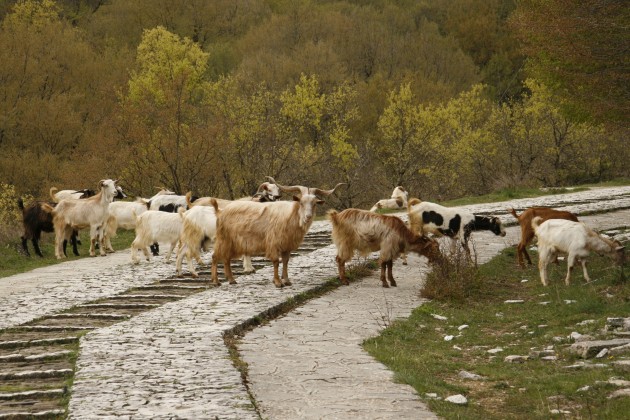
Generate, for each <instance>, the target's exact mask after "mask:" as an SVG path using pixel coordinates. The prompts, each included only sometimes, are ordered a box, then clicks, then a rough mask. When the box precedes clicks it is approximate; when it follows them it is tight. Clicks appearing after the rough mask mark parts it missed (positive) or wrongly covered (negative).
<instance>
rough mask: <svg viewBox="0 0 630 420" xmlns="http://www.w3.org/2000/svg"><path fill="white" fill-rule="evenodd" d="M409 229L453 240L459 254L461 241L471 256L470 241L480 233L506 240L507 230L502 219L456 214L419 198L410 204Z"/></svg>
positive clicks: (452, 245) (458, 212)
mask: <svg viewBox="0 0 630 420" xmlns="http://www.w3.org/2000/svg"><path fill="white" fill-rule="evenodd" d="M408 213H409V226H410V227H411V230H413V231H414V232H416V233H419V234H427V233H432V234H434V235H436V236H442V235H445V236H448V237H449V238H451V239H452V242H451V251H452V252H454V251H455V246H456V243H457V240H459V241H460V242H461V244H462V247H463V248H464V250H465V251H466V254H467V255H468V256H470V248H468V240H469V238H470V234H471V233H472V232H473V231H476V230H489V231H491V232H492V233H494V234H495V235H500V236H505V229H504V228H503V225H502V224H501V220H499V218H498V217H488V216H477V215H474V214H472V213H470V212H467V211H463V210H455V209H451V208H448V207H443V206H440V205H439V204H435V203H430V202H428V201H420V200H418V199H417V198H412V199H411V200H409V205H408Z"/></svg>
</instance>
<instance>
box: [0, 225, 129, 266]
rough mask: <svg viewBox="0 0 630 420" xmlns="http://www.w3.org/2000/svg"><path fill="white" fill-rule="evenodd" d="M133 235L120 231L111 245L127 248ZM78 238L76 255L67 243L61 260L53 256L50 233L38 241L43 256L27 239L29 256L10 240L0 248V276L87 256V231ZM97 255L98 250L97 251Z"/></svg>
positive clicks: (117, 248) (53, 243)
mask: <svg viewBox="0 0 630 420" xmlns="http://www.w3.org/2000/svg"><path fill="white" fill-rule="evenodd" d="M134 237H135V233H134V232H133V231H120V232H118V235H117V236H116V237H115V238H112V246H113V247H114V249H115V250H123V249H126V248H129V246H130V245H131V242H132V241H133V239H134ZM80 238H81V242H82V245H79V246H78V248H79V254H81V255H80V256H78V257H75V256H74V254H73V253H72V246H71V245H70V244H68V248H67V251H66V252H67V253H68V258H66V259H63V260H57V259H56V258H55V247H54V245H55V236H54V234H52V233H44V234H42V240H41V241H40V242H39V246H40V249H41V251H42V254H44V258H41V257H38V256H37V255H36V254H35V251H34V250H33V245H32V243H31V242H30V241H29V243H28V249H29V251H30V253H31V256H30V257H27V256H26V255H24V254H23V253H22V245H21V243H20V242H18V241H16V242H11V243H9V244H5V245H4V246H3V247H2V248H1V249H0V278H2V277H8V276H12V275H14V274H18V273H24V272H26V271H29V270H32V269H34V268H39V267H46V266H49V265H53V264H58V263H60V262H63V261H69V260H70V261H71V260H76V259H79V258H86V257H88V258H89V255H90V254H89V250H90V237H89V232H88V231H82V232H80ZM97 255H98V251H97Z"/></svg>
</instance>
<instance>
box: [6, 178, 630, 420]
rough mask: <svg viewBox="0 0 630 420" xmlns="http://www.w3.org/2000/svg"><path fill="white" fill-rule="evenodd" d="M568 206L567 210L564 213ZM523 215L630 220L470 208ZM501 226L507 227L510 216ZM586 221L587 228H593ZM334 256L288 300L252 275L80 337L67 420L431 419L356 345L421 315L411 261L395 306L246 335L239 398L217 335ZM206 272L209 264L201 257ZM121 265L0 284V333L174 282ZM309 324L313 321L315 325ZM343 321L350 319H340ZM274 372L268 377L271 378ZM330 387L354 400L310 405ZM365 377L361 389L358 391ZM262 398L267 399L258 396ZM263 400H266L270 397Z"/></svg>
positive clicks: (327, 273) (345, 296)
mask: <svg viewBox="0 0 630 420" xmlns="http://www.w3.org/2000/svg"><path fill="white" fill-rule="evenodd" d="M572 202H573V203H575V204H570V203H572ZM532 205H548V206H554V207H565V208H567V209H569V210H571V211H576V212H578V213H583V212H586V211H588V212H594V211H606V210H611V209H618V208H630V187H624V188H610V189H597V190H592V191H586V192H582V193H575V194H568V195H559V196H548V197H544V198H541V199H528V200H515V201H513V202H510V203H499V204H490V205H476V206H469V207H468V208H469V209H470V210H472V211H475V212H488V213H495V214H500V213H504V209H505V208H506V207H507V206H514V207H515V208H517V209H520V208H524V207H528V206H532ZM616 214H617V213H616ZM502 217H504V219H505V220H506V221H510V222H513V218H512V217H511V216H509V217H508V216H502ZM597 217H598V216H596V217H595V218H597ZM601 217H604V216H601ZM605 218H606V220H608V222H606V223H610V224H611V226H610V227H614V226H620V225H629V224H630V212H621V213H618V214H617V215H612V214H611V215H608V216H605ZM510 219H511V220H510ZM595 221H596V219H593V223H595ZM328 230H329V224H328V222H317V223H314V225H313V227H312V228H311V233H314V234H318V233H326V232H327V231H328ZM512 230H516V229H512ZM511 235H514V234H511ZM483 238H485V236H483V237H482V236H481V235H479V237H478V238H477V240H476V247H479V246H481V243H482V242H485V243H486V244H487V245H486V246H487V248H488V249H492V251H487V254H488V255H491V254H492V253H496V252H498V251H499V250H500V249H501V248H503V247H504V246H507V245H509V244H514V243H516V242H517V239H515V236H511V237H509V238H508V240H507V241H506V240H505V239H506V238H497V237H489V238H488V239H487V240H485V239H483ZM480 239H481V241H480ZM334 256H335V249H334V247H333V246H331V245H329V246H325V247H323V248H319V249H314V250H312V252H308V253H305V254H302V255H300V256H297V257H295V258H292V259H291V262H290V263H289V276H290V277H291V278H292V280H293V286H291V287H289V288H284V289H276V288H275V287H273V285H272V283H271V280H270V278H271V275H270V273H271V268H270V267H265V268H262V269H259V270H258V272H257V273H255V274H253V275H248V276H241V277H239V278H238V282H239V284H238V285H234V286H228V285H223V286H221V287H220V288H217V289H209V290H207V291H203V292H201V293H196V294H194V295H192V296H189V297H187V298H184V299H182V300H178V301H176V302H171V303H167V304H164V305H161V306H159V307H157V308H156V309H153V310H150V311H147V312H144V313H141V314H140V315H137V316H134V317H132V318H131V319H129V320H127V321H123V322H119V323H116V324H114V325H111V326H108V327H105V328H97V329H95V330H93V331H91V332H90V333H88V334H86V335H85V336H83V338H82V339H81V342H80V343H81V344H80V355H79V358H78V361H77V366H76V375H75V381H74V385H73V389H72V395H71V400H70V405H69V413H70V417H71V418H77V419H87V418H107V417H121V416H122V417H134V418H139V417H140V418H174V417H178V418H214V417H215V416H216V417H218V418H221V419H227V418H235V419H236V418H238V419H247V418H260V416H261V415H262V417H264V418H304V417H305V416H307V417H308V414H309V413H310V417H312V418H325V417H327V416H328V417H334V418H358V417H361V418H365V417H368V416H369V415H368V413H371V414H370V416H373V417H379V418H386V417H388V416H392V417H394V416H395V417H397V418H419V416H421V417H422V416H430V415H431V414H430V413H429V412H427V411H425V409H424V406H423V404H422V402H421V401H420V400H419V399H418V397H417V396H416V395H415V394H414V392H413V390H412V389H411V388H410V387H407V386H403V385H397V384H393V383H392V382H391V380H390V379H391V375H390V373H389V372H388V371H386V370H385V369H384V368H383V367H382V366H381V365H379V364H378V363H376V362H374V361H373V360H371V358H369V357H368V356H366V355H365V354H364V353H363V352H362V351H361V350H360V347H359V344H360V342H361V341H362V340H363V339H365V338H367V337H370V336H373V335H375V334H377V333H378V331H379V328H380V326H379V322H381V321H379V314H382V313H386V314H387V313H390V316H405V315H406V314H408V313H409V311H410V310H411V309H412V308H413V307H415V306H417V305H418V304H421V302H420V301H419V300H416V298H415V296H417V293H416V290H417V288H418V287H420V284H421V279H422V273H423V270H425V267H424V265H423V264H422V262H421V261H417V260H414V261H413V262H412V263H411V264H410V265H409V266H408V267H405V268H404V269H403V268H402V266H401V265H400V264H396V267H395V272H394V275H395V276H397V278H400V281H399V284H401V286H400V287H398V288H397V289H389V290H387V291H385V293H389V292H392V293H394V292H395V293H397V295H393V294H391V293H390V294H389V295H387V294H385V293H384V291H383V290H382V288H380V286H379V285H378V283H379V282H378V281H376V280H375V279H374V278H370V277H368V278H366V279H364V280H363V281H361V282H358V283H356V284H354V285H352V286H350V287H344V288H340V289H338V290H337V291H335V292H333V293H331V294H328V295H326V296H324V297H322V298H319V299H316V300H314V301H312V302H310V303H308V304H307V305H305V306H303V307H300V308H299V309H298V310H296V311H294V312H293V313H291V314H289V315H288V316H287V317H284V318H281V319H279V320H277V321H274V322H272V323H271V324H270V325H269V326H268V327H262V328H259V329H256V330H254V331H253V332H251V333H250V334H248V335H247V336H246V337H245V340H244V343H243V345H242V346H241V352H242V354H243V357H244V359H245V360H246V361H247V362H248V363H249V364H250V378H249V380H250V383H251V384H250V386H251V391H252V393H253V395H254V396H255V398H256V400H257V405H258V410H257V409H256V407H254V405H253V404H252V402H251V401H250V395H249V393H248V390H247V389H246V387H245V385H244V384H243V381H242V379H241V377H240V374H239V373H238V371H237V369H236V368H235V367H234V366H233V364H232V361H231V359H230V355H229V353H228V350H227V348H226V347H225V345H224V343H223V334H224V333H225V332H226V331H229V330H232V329H233V328H235V327H238V326H239V325H242V324H243V323H245V322H247V321H249V320H251V319H252V318H255V317H257V316H259V315H260V314H262V313H264V312H266V311H267V310H269V309H270V308H273V307H275V306H277V305H280V304H281V303H283V302H285V301H286V300H287V299H289V298H291V297H293V296H296V295H298V294H300V293H302V292H305V291H308V290H310V289H313V288H316V287H318V286H320V285H321V284H323V283H324V282H325V281H326V280H327V279H329V278H331V277H334V276H335V275H336V265H335V263H334ZM204 260H205V261H208V256H205V257H204ZM128 262H129V255H128V252H120V253H117V254H114V255H110V256H108V257H106V258H94V259H84V260H79V261H73V262H69V263H65V264H61V265H56V266H53V267H49V268H47V269H45V270H34V271H33V272H31V273H26V274H23V275H18V276H13V277H10V278H8V279H0V328H8V327H15V326H18V325H22V324H24V323H25V322H28V321H31V320H33V319H35V318H38V317H41V316H42V315H47V314H54V313H57V312H59V311H61V310H64V309H68V308H70V307H72V306H74V305H79V304H82V303H86V302H90V301H93V300H95V299H98V298H103V297H108V296H112V295H116V294H118V293H120V292H122V291H124V290H127V289H129V288H131V287H136V286H142V285H146V284H150V283H151V282H154V281H156V279H159V278H164V277H169V276H172V274H173V272H174V264H173V263H171V264H166V263H165V262H164V261H163V259H162V258H157V259H155V260H153V261H152V262H151V263H143V264H141V265H140V266H138V267H133V266H131V264H129V263H128ZM362 289H364V290H362ZM359 295H360V296H363V297H361V298H359ZM394 296H396V297H395V298H394ZM358 302H362V303H360V304H358ZM394 303H395V305H394ZM311 305H314V306H313V307H311ZM388 305H389V306H388ZM352 306H355V307H357V309H359V310H361V311H363V312H362V315H359V316H358V317H356V316H355V315H348V316H346V317H341V316H340V313H348V314H353V312H352V309H351V307H352ZM366 311H367V315H366ZM360 313H361V312H360ZM316 315H322V318H321V320H320V321H317V319H319V318H318V316H316ZM351 316H355V318H353V319H350V317H351ZM357 319H359V320H362V321H366V322H365V324H364V325H361V323H359V322H356V323H355V322H353V321H356V320H357ZM311 320H314V322H315V323H314V324H312V325H309V324H308V322H307V321H309V322H310V321H311ZM276 324H277V325H280V324H283V325H284V327H283V328H285V329H284V331H286V332H279V331H280V330H278V331H274V330H273V328H276V326H275V325H276ZM332 326H335V327H337V328H336V329H333V328H331V327H332ZM313 328H314V329H313ZM301 330H304V331H305V332H306V334H304V335H303V337H305V338H303V339H302V338H299V337H298V336H297V335H295V334H297V333H298V332H300V331H301ZM294 335H295V336H294ZM322 336H327V337H326V340H325V341H326V344H325V346H324V347H323V348H322V347H317V346H316V347H317V348H318V349H321V350H322V354H320V355H319V356H317V355H316V356H317V357H316V358H315V359H309V358H307V357H306V355H308V354H310V353H309V352H308V351H307V349H305V348H303V347H300V346H299V345H298V344H301V343H309V342H312V346H315V343H316V342H317V340H315V338H316V337H322ZM309 337H310V338H309ZM311 338H312V340H311ZM259 346H260V347H259ZM339 348H341V349H343V350H342V351H341V353H342V354H343V357H339V354H338V353H339ZM324 349H325V350H326V351H332V352H333V355H332V356H331V357H330V360H331V361H333V360H335V359H337V363H336V364H333V365H332V366H323V365H322V362H321V360H322V357H324V356H323V350H324ZM335 350H337V354H335V353H334V351H335ZM302 352H304V354H302ZM263 353H268V355H269V356H272V357H271V359H273V360H275V365H274V364H271V363H267V362H266V361H265V359H264V358H258V356H261V354H263ZM253 355H255V356H253ZM318 357H319V358H318ZM299 364H301V365H305V366H307V370H309V369H310V371H311V373H312V375H311V377H310V378H307V377H302V378H300V379H306V380H305V381H298V382H293V379H292V378H290V377H289V376H285V374H284V373H285V372H286V373H288V371H292V370H295V371H296V372H303V370H300V369H303V368H298V365H299ZM277 365H279V367H278V369H276V368H275V367H274V366H277ZM289 366H291V369H289ZM320 366H321V368H320ZM0 369H1V366H0ZM361 373H366V374H367V375H361ZM300 375H301V374H300V373H297V374H296V376H300ZM337 377H340V378H344V377H345V378H347V379H348V380H347V383H346V385H347V386H348V388H349V389H351V390H353V392H352V394H351V398H348V397H344V398H339V396H337V398H336V400H335V399H332V400H327V399H325V398H324V399H318V398H319V396H325V395H329V396H330V394H331V393H332V394H335V393H337V392H338V391H336V390H334V389H332V390H331V389H330V388H327V387H326V385H327V384H328V383H330V382H331V379H330V378H337ZM366 377H367V378H368V380H364V379H362V378H366ZM376 378H378V379H377V380H375V379H376ZM332 382H342V381H341V380H340V381H332ZM261 390H268V391H269V392H268V393H267V394H265V393H263V392H262V391H261ZM271 391H273V392H271ZM273 393H275V394H276V398H275V399H274V398H270V397H269V396H268V394H273ZM340 395H341V394H340ZM332 396H333V397H336V395H332ZM359 396H361V398H359ZM318 401H319V402H318ZM367 403H369V404H367ZM366 404H367V405H366ZM295 410H297V411H295ZM300 410H301V411H300ZM259 412H260V413H262V414H259Z"/></svg>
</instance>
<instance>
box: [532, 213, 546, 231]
mask: <svg viewBox="0 0 630 420" xmlns="http://www.w3.org/2000/svg"><path fill="white" fill-rule="evenodd" d="M542 221H543V218H542V217H540V216H536V217H534V218H533V219H532V228H534V232H536V231H537V230H538V227H539V226H540V224H541V223H542Z"/></svg>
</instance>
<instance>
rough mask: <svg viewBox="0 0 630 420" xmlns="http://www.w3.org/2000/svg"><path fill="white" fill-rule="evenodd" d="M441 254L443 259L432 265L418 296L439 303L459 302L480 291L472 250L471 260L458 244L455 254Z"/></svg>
mask: <svg viewBox="0 0 630 420" xmlns="http://www.w3.org/2000/svg"><path fill="white" fill-rule="evenodd" d="M442 248H444V247H442ZM442 254H443V255H444V257H445V258H442V259H440V260H439V262H437V263H435V264H433V265H432V268H433V269H432V270H431V272H430V273H429V274H428V275H427V280H426V282H425V285H424V288H423V289H422V290H421V291H420V296H422V297H423V298H427V299H434V300H439V301H456V302H461V301H464V300H465V299H466V298H467V297H469V296H470V295H472V294H473V293H474V292H476V291H478V290H480V289H481V284H482V278H481V276H480V275H479V271H478V267H477V261H476V259H477V258H476V253H475V252H474V249H473V251H472V253H471V254H472V256H471V258H469V257H468V256H467V255H466V253H465V252H464V250H463V249H462V247H461V246H459V244H458V245H457V247H456V249H455V252H450V250H449V251H446V250H444V249H443V252H442Z"/></svg>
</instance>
